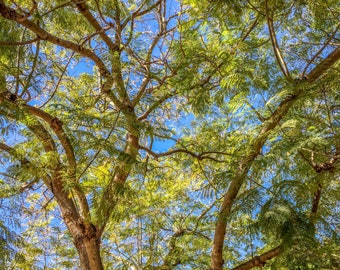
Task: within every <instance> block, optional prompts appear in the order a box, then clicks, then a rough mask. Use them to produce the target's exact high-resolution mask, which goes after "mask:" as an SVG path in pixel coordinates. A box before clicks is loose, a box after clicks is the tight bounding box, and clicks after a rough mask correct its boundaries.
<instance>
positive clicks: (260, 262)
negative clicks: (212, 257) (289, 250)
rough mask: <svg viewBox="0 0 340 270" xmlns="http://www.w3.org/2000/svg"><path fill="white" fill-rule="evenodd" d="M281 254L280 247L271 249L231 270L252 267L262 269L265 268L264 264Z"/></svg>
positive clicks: (244, 269)
mask: <svg viewBox="0 0 340 270" xmlns="http://www.w3.org/2000/svg"><path fill="white" fill-rule="evenodd" d="M281 252H282V247H281V246H278V247H276V248H273V249H272V250H269V251H267V252H265V253H263V254H262V255H260V256H256V257H254V258H252V259H251V260H249V261H247V262H245V263H242V264H240V265H239V266H237V267H235V268H233V269H232V270H248V269H252V268H254V267H261V268H262V267H263V266H265V264H266V262H267V261H269V260H271V259H273V258H275V257H276V256H278V255H279V254H280V253H281Z"/></svg>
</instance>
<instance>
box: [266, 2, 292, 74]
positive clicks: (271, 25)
mask: <svg viewBox="0 0 340 270" xmlns="http://www.w3.org/2000/svg"><path fill="white" fill-rule="evenodd" d="M266 16H267V23H268V30H269V36H270V40H271V42H272V46H273V49H274V54H275V57H276V61H277V63H278V65H279V67H280V69H281V71H282V73H283V75H284V76H285V77H287V78H290V74H289V70H288V68H287V65H286V62H285V60H284V58H283V56H282V54H281V51H280V47H279V44H278V42H277V38H276V34H275V29H274V23H273V19H272V18H271V17H270V16H269V11H268V0H266Z"/></svg>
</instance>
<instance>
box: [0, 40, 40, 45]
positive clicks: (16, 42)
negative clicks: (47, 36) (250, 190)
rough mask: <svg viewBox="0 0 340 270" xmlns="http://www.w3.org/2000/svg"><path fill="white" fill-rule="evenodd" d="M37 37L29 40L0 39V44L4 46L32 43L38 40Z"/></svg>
mask: <svg viewBox="0 0 340 270" xmlns="http://www.w3.org/2000/svg"><path fill="white" fill-rule="evenodd" d="M38 40H39V38H34V39H30V40H24V41H0V45H4V46H21V45H27V44H32V43H34V42H36V41H38Z"/></svg>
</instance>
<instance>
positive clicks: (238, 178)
mask: <svg viewBox="0 0 340 270" xmlns="http://www.w3.org/2000/svg"><path fill="white" fill-rule="evenodd" d="M339 58H340V48H337V49H335V50H334V52H333V53H331V54H330V55H329V56H328V57H327V58H326V59H325V60H323V61H322V62H321V63H320V64H319V65H317V66H316V67H315V68H314V69H313V70H312V71H311V72H310V74H309V75H308V76H307V82H309V83H313V82H314V81H315V80H317V79H318V78H319V77H320V76H322V75H323V74H324V73H325V72H326V71H327V70H328V69H329V68H330V67H331V65H332V64H334V63H335V62H336V61H337V60H338V59H339ZM295 92H296V93H294V94H293V95H288V96H287V97H286V98H285V99H284V100H283V101H282V102H281V103H280V105H279V106H278V107H277V109H276V110H275V111H274V112H273V114H272V115H271V116H270V117H269V118H268V119H267V120H266V121H265V122H263V124H262V125H261V126H262V128H261V130H260V132H259V134H258V136H257V137H256V138H255V139H254V141H253V143H252V145H251V146H249V147H248V149H247V151H246V153H248V154H246V155H245V157H244V158H243V159H242V160H241V161H240V162H239V167H238V168H237V170H236V174H235V176H234V177H233V178H232V180H231V183H230V185H229V188H228V190H227V192H226V193H225V196H224V199H223V203H222V206H221V209H220V212H219V216H218V221H217V224H216V228H215V235H214V242H213V251H212V258H211V268H212V269H213V270H220V269H222V267H223V266H222V265H223V258H222V254H223V245H224V237H225V234H226V224H227V219H228V217H229V215H230V212H231V208H232V205H233V203H234V201H235V199H236V197H237V195H238V192H239V190H240V188H241V186H242V184H243V182H244V180H245V178H246V176H247V174H248V172H249V170H250V168H251V166H252V163H253V161H254V160H255V159H256V157H257V156H258V155H259V154H260V152H261V149H262V147H263V145H264V143H265V142H266V140H267V138H268V136H269V135H270V134H271V132H272V131H273V130H274V129H275V127H276V126H277V125H278V124H279V122H280V121H281V119H282V118H283V117H284V116H285V115H286V114H287V112H288V110H289V109H290V108H291V107H292V106H293V104H294V103H295V101H296V100H297V99H298V97H299V96H301V95H302V90H301V87H299V85H297V86H296V89H295Z"/></svg>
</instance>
